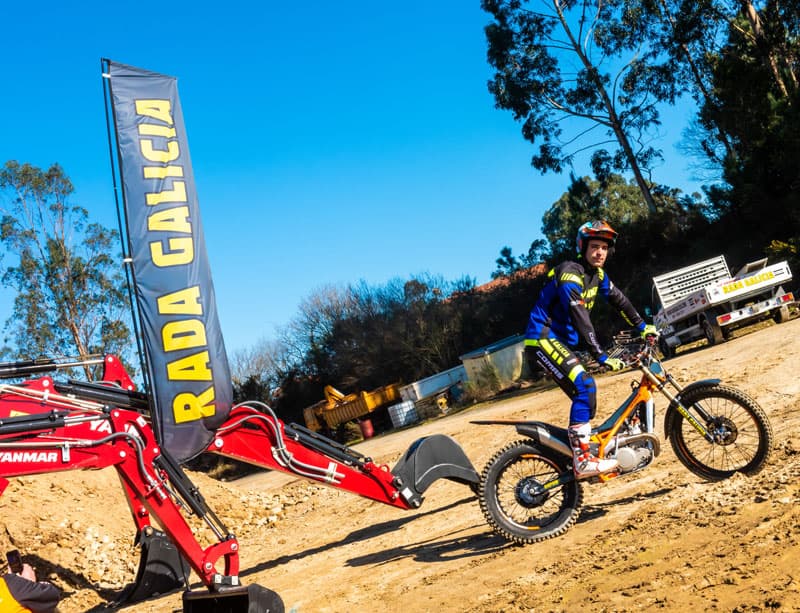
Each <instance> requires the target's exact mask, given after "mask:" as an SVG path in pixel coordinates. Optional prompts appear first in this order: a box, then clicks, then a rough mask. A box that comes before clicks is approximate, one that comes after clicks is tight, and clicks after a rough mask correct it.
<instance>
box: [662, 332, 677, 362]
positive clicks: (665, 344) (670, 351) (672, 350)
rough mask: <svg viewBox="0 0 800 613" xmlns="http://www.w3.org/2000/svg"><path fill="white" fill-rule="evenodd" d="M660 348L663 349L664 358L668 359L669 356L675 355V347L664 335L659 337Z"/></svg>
mask: <svg viewBox="0 0 800 613" xmlns="http://www.w3.org/2000/svg"><path fill="white" fill-rule="evenodd" d="M658 348H659V350H660V351H661V355H663V356H664V359H665V360H667V359H669V358H674V357H675V348H674V347H670V345H669V343H668V342H667V339H666V338H664V337H663V336H662V337H661V338H659V339H658Z"/></svg>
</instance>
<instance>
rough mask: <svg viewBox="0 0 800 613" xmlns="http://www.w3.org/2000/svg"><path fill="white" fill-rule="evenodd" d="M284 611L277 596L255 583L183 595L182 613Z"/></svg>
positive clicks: (278, 612)
mask: <svg viewBox="0 0 800 613" xmlns="http://www.w3.org/2000/svg"><path fill="white" fill-rule="evenodd" d="M285 610H286V609H285V608H284V606H283V600H281V597H280V596H278V594H276V593H275V592H273V591H272V590H269V589H267V588H265V587H262V586H260V585H258V584H255V583H254V584H251V585H246V586H245V585H242V586H238V587H231V588H225V589H224V590H220V591H218V592H209V591H204V590H201V591H195V592H184V593H183V613H285Z"/></svg>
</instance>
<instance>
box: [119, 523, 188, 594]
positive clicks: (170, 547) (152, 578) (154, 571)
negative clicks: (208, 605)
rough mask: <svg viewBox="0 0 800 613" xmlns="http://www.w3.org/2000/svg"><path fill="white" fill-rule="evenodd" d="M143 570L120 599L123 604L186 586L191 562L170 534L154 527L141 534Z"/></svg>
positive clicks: (140, 557)
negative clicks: (179, 549) (186, 558)
mask: <svg viewBox="0 0 800 613" xmlns="http://www.w3.org/2000/svg"><path fill="white" fill-rule="evenodd" d="M139 545H140V547H141V555H140V556H139V570H138V571H137V572H136V579H134V581H133V583H131V584H130V585H129V586H128V587H126V588H125V589H124V590H123V591H122V593H121V594H120V595H119V597H118V598H117V600H116V602H117V604H119V605H123V604H125V605H127V604H132V603H134V602H139V601H140V600H145V599H146V598H150V597H151V596H155V595H157V594H167V593H169V592H172V591H174V590H177V589H179V588H181V587H183V585H184V581H185V579H184V578H185V577H187V576H188V575H189V564H188V563H187V562H186V560H184V559H183V557H182V556H181V554H180V552H179V551H178V549H177V548H176V547H175V545H174V544H173V543H172V541H170V540H169V538H168V537H167V535H166V534H164V533H163V532H161V531H160V530H156V529H155V528H153V527H152V526H148V527H146V528H145V529H144V530H142V531H141V532H140V533H139Z"/></svg>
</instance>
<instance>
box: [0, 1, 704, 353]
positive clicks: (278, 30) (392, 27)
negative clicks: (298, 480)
mask: <svg viewBox="0 0 800 613" xmlns="http://www.w3.org/2000/svg"><path fill="white" fill-rule="evenodd" d="M75 4H77V3H63V2H52V1H50V0H48V1H45V2H37V3H13V4H11V5H9V6H5V7H4V14H5V15H4V25H5V27H4V28H3V37H2V38H0V50H1V51H2V53H3V57H4V58H5V62H4V67H3V86H2V92H1V93H0V117H2V138H0V163H4V162H5V161H6V160H9V159H16V160H19V161H21V162H30V163H32V164H35V165H37V166H41V167H47V166H49V165H50V164H51V163H53V162H58V163H59V164H61V166H62V167H63V168H64V169H65V171H66V172H67V174H68V175H69V176H70V178H71V179H72V181H73V183H74V185H75V195H74V197H73V203H76V204H81V205H83V206H84V207H86V208H87V209H89V211H90V215H91V217H92V218H93V220H96V221H100V222H102V223H104V224H105V225H107V226H111V227H116V211H115V205H114V193H113V188H112V181H111V171H110V165H109V160H108V145H107V139H106V125H105V112H104V106H103V96H102V81H101V76H100V59H101V58H103V57H106V58H109V59H112V60H114V61H117V62H121V63H126V64H131V65H134V66H139V67H141V68H145V69H148V70H152V71H155V72H160V73H163V74H169V75H172V76H175V77H177V78H178V88H179V93H180V97H181V104H182V107H183V112H184V119H185V122H186V130H187V134H188V138H189V145H190V152H191V157H192V163H193V168H194V174H195V178H196V182H197V192H198V196H199V202H200V210H201V215H202V219H203V226H204V232H205V237H206V246H207V249H208V254H209V260H210V264H211V270H212V274H213V278H214V285H215V288H216V295H217V306H218V309H219V314H220V324H221V326H222V332H223V335H224V337H225V341H226V347H227V349H228V352H229V353H230V352H232V351H236V350H237V349H241V348H244V347H247V346H250V345H252V344H254V343H255V342H256V341H258V340H259V339H262V338H271V337H273V336H274V334H275V329H276V327H277V326H283V325H285V324H286V323H288V321H289V320H290V319H291V318H292V317H293V316H294V315H295V314H296V312H297V307H298V305H299V304H300V302H301V301H302V300H303V299H304V298H306V297H307V296H309V295H310V294H311V293H312V292H313V291H314V290H315V289H317V288H320V287H322V286H324V285H327V284H346V283H349V282H356V281H359V280H361V279H363V280H365V281H367V282H369V283H371V284H383V283H385V282H386V281H388V280H389V279H392V278H395V277H401V278H408V277H410V276H411V275H414V274H417V273H425V272H428V273H431V274H434V275H441V276H443V277H444V278H445V279H447V280H455V279H458V278H460V277H462V276H468V277H471V278H473V279H475V280H476V282H477V283H483V282H486V281H488V280H489V278H490V274H491V272H492V270H493V269H494V267H495V266H494V260H495V259H496V258H497V257H498V255H499V252H500V249H501V248H502V247H503V246H505V245H508V246H510V247H511V248H512V249H513V251H514V253H516V254H520V253H524V252H526V251H527V248H528V246H529V245H530V243H531V241H532V240H534V239H536V238H541V233H540V227H541V217H542V214H543V213H544V211H545V210H546V209H547V208H548V207H550V206H551V205H552V203H553V202H554V201H555V200H556V199H557V198H558V197H559V196H560V195H561V194H562V193H563V192H564V190H565V188H566V186H567V183H568V176H566V175H563V176H556V175H547V176H541V175H540V174H539V173H538V172H537V171H535V170H534V169H533V168H532V167H531V166H530V157H531V155H532V153H533V147H532V145H530V143H527V142H526V141H525V140H524V139H523V138H522V136H521V133H520V126H519V125H518V124H516V123H515V122H514V121H513V118H512V116H511V115H510V114H509V113H507V112H504V111H499V110H496V109H495V108H494V102H493V99H492V97H491V95H490V94H489V93H488V91H487V88H486V82H487V80H488V79H489V78H490V76H491V70H490V67H489V66H488V64H487V63H486V59H485V57H486V43H485V39H484V35H483V27H484V26H485V25H486V24H487V23H488V22H489V18H488V14H486V13H483V12H482V11H481V10H480V3H479V1H478V0H443V1H439V2H424V1H413V0H412V1H411V2H406V3H402V4H397V3H392V4H391V5H390V4H388V3H374V2H365V1H361V0H353V1H351V2H338V3H332V2H326V1H315V0H311V1H307V2H304V3H298V4H295V3H291V2H280V3H277V2H271V1H266V2H264V1H261V2H237V1H231V2H228V3H225V4H218V3H215V4H213V5H211V4H208V5H204V3H197V2H192V3H189V2H184V1H182V0H180V1H176V2H172V3H168V4H158V3H155V4H147V3H145V4H137V5H131V4H130V3H107V2H103V3H99V2H94V1H90V2H83V3H80V8H75V6H71V5H75ZM131 6H135V7H136V10H135V11H134V10H132V9H130V8H126V7H131ZM204 6H207V8H204ZM687 120H688V111H687V110H681V109H678V110H672V111H670V113H669V116H668V117H666V118H665V126H664V128H663V130H662V133H663V138H662V139H661V140H660V141H659V143H658V144H659V146H660V147H661V148H662V149H663V151H664V154H665V156H666V158H667V162H666V163H665V164H664V165H662V166H661V167H660V168H657V169H656V171H655V173H654V179H655V180H656V181H658V182H661V183H665V184H668V185H672V186H675V187H680V188H682V189H683V190H684V191H692V190H693V189H696V188H697V183H695V182H693V181H692V177H691V176H690V173H689V171H688V162H687V161H686V160H684V159H683V158H681V157H680V156H679V154H678V153H677V152H676V150H675V144H676V143H677V142H678V141H679V140H680V137H681V130H683V128H684V127H685V125H686V122H687ZM575 171H576V172H577V173H578V174H584V173H586V172H587V171H588V168H586V167H580V166H578V167H576V168H575ZM11 300H12V296H10V295H9V294H8V292H2V293H0V319H2V321H5V319H6V318H7V317H8V314H9V313H10V307H11V304H10V303H11Z"/></svg>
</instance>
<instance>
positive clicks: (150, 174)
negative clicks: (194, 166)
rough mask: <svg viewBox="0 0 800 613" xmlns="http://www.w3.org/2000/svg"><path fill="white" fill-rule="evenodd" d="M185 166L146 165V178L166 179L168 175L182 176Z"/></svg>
mask: <svg viewBox="0 0 800 613" xmlns="http://www.w3.org/2000/svg"><path fill="white" fill-rule="evenodd" d="M182 176H183V166H145V167H144V178H145V179H166V178H167V177H182Z"/></svg>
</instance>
